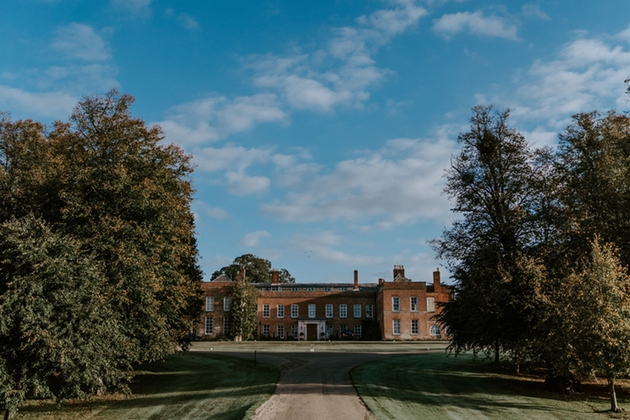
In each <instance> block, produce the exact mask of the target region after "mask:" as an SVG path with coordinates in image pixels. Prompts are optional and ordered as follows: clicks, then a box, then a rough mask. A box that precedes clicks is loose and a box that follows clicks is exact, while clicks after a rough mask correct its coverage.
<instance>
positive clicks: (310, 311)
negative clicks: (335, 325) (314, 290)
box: [308, 303, 315, 318]
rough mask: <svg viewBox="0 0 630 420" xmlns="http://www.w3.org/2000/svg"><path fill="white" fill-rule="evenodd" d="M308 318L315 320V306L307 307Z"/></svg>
mask: <svg viewBox="0 0 630 420" xmlns="http://www.w3.org/2000/svg"><path fill="white" fill-rule="evenodd" d="M308 317H309V318H315V304H314V303H309V305H308Z"/></svg>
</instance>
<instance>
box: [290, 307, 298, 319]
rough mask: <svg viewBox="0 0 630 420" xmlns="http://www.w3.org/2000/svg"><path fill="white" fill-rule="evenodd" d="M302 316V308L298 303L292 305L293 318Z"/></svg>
mask: <svg viewBox="0 0 630 420" xmlns="http://www.w3.org/2000/svg"><path fill="white" fill-rule="evenodd" d="M299 315H300V307H299V306H298V305H297V303H294V304H292V305H291V318H297V317H298V316H299Z"/></svg>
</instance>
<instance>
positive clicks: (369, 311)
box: [365, 303, 374, 318]
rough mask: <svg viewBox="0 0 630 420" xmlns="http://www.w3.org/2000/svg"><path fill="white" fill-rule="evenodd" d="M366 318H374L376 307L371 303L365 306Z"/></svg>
mask: <svg viewBox="0 0 630 420" xmlns="http://www.w3.org/2000/svg"><path fill="white" fill-rule="evenodd" d="M365 317H366V318H373V317H374V305H372V304H371V303H366V304H365Z"/></svg>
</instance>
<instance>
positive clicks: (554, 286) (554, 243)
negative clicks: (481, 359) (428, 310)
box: [432, 106, 630, 411]
mask: <svg viewBox="0 0 630 420" xmlns="http://www.w3.org/2000/svg"><path fill="white" fill-rule="evenodd" d="M509 116H510V113H509V111H503V112H500V111H497V110H496V109H494V108H493V107H492V106H477V107H475V108H473V115H472V117H471V120H470V129H469V131H467V132H465V133H462V134H460V136H459V137H458V140H459V143H460V144H461V152H460V153H459V155H458V156H455V157H453V158H452V161H451V165H450V167H449V168H448V169H447V171H446V174H445V177H446V187H445V190H444V191H445V192H446V193H447V194H448V196H449V197H450V198H451V199H452V202H453V203H454V207H453V209H452V210H453V212H455V213H457V214H459V215H460V218H459V219H457V220H455V222H454V223H453V224H452V226H451V227H449V228H447V229H445V230H444V232H443V235H442V236H441V237H440V238H437V239H435V240H433V242H432V245H433V247H434V249H435V250H436V251H437V254H438V256H439V257H440V258H442V259H444V260H445V261H446V262H447V264H448V266H449V269H450V271H451V273H453V278H454V281H455V289H454V298H453V300H452V301H451V302H449V303H446V304H444V306H443V310H442V313H441V314H440V315H439V320H440V321H441V322H442V323H443V324H444V325H445V327H446V328H447V330H448V332H449V334H450V335H451V345H450V348H451V350H452V351H454V352H455V353H460V352H464V351H473V352H481V353H485V354H486V355H488V356H494V358H495V360H497V361H498V360H499V357H500V356H501V355H503V356H506V357H509V358H510V359H511V360H512V361H513V362H514V364H515V366H516V368H517V369H518V368H519V366H520V365H521V364H522V363H523V362H526V361H541V362H544V363H545V364H546V366H547V368H548V369H547V372H548V374H547V379H546V383H547V384H548V385H549V386H551V387H553V388H555V389H560V390H566V389H569V388H571V387H573V386H574V385H576V384H577V383H578V382H579V380H580V379H582V378H584V377H587V376H591V375H594V374H595V373H598V374H601V375H604V376H605V377H606V379H607V381H608V385H609V390H610V398H611V409H612V410H614V411H617V410H618V405H617V401H616V395H615V380H616V379H617V378H619V377H621V376H624V375H627V374H629V373H630V277H629V276H628V267H629V265H630V118H629V117H628V115H626V114H620V113H617V112H615V111H609V112H607V113H604V114H602V113H598V112H590V113H580V114H577V115H575V116H574V117H573V120H572V123H571V124H570V125H569V126H568V127H567V128H566V129H565V130H564V131H563V132H562V133H561V134H560V135H559V143H558V146H557V147H556V148H555V149H554V148H540V149H536V148H533V147H532V146H531V145H529V144H528V143H527V141H526V140H525V138H524V136H523V135H521V134H520V133H519V132H518V131H517V130H516V129H514V128H512V127H511V126H510V124H509Z"/></svg>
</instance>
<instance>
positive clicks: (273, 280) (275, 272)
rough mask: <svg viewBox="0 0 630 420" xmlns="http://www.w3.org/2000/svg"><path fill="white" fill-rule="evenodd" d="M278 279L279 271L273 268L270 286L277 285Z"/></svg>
mask: <svg viewBox="0 0 630 420" xmlns="http://www.w3.org/2000/svg"><path fill="white" fill-rule="evenodd" d="M279 279H280V270H278V269H277V268H274V269H273V270H271V284H278V280H279Z"/></svg>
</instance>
